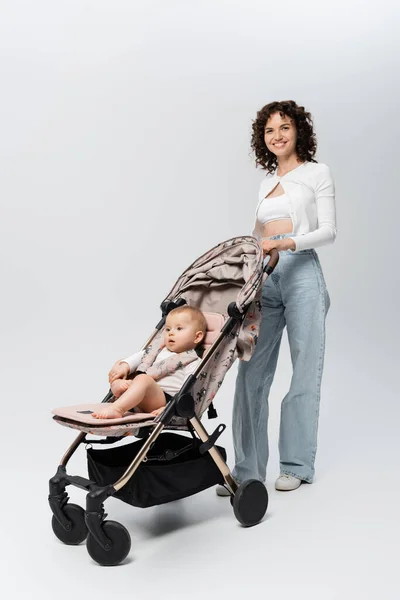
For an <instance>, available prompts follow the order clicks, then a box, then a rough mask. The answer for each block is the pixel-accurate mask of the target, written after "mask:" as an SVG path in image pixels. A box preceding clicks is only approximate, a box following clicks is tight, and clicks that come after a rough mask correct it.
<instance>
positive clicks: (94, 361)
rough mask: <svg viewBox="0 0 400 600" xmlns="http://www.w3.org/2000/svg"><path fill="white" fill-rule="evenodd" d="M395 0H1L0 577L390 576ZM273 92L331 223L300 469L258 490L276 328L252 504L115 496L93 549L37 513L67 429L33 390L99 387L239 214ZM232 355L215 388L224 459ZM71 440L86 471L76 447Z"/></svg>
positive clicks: (31, 588)
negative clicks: (244, 512)
mask: <svg viewBox="0 0 400 600" xmlns="http://www.w3.org/2000/svg"><path fill="white" fill-rule="evenodd" d="M399 16H400V15H399V8H398V3H396V2H394V1H393V2H391V1H387V0H386V1H384V2H380V3H372V4H371V3H370V4H369V5H368V6H367V5H366V4H365V3H364V2H361V1H360V2H357V1H354V0H351V1H350V2H349V1H347V2H344V1H342V0H339V1H335V2H333V1H331V0H329V1H326V2H317V1H316V0H305V1H304V2H302V3H299V2H294V1H292V0H289V1H287V2H285V3H283V4H282V3H281V4H279V5H278V4H273V3H267V2H265V1H256V0H247V1H246V2H244V1H242V2H239V1H238V2H235V1H232V2H228V1H224V0H214V1H207V0H205V1H202V2H200V1H192V2H183V1H181V2H179V1H165V2H162V1H161V0H159V1H136V0H135V1H128V0H126V1H122V0H117V1H114V2H109V1H107V0H97V1H94V0H91V1H85V0H80V1H78V0H70V1H69V2H65V1H59V2H52V1H50V0H49V1H45V0H37V1H36V2H28V1H14V2H11V1H2V2H1V3H0V71H1V82H2V86H1V87H2V92H1V95H0V114H1V133H0V156H1V160H0V169H1V177H0V182H1V183H0V185H1V195H0V197H1V204H2V211H1V217H2V218H1V221H0V228H1V235H0V244H1V256H2V260H1V282H2V286H1V289H2V294H1V308H2V309H1V316H0V318H1V364H2V385H3V403H2V420H3V425H2V428H3V435H2V438H1V445H2V452H3V457H2V468H1V473H2V480H3V481H2V495H1V506H2V509H3V510H2V514H3V522H4V525H3V526H4V527H5V529H6V536H5V539H6V540H7V544H6V547H3V549H2V557H1V563H0V564H1V567H2V570H3V576H2V578H3V582H4V585H8V586H9V590H11V586H13V591H9V597H17V595H18V594H19V595H21V594H22V593H24V594H25V597H27V598H39V597H50V595H52V590H53V586H54V585H56V583H55V582H56V580H57V578H61V577H62V578H64V577H65V573H66V569H68V570H69V572H70V573H71V577H72V581H74V580H75V578H76V580H77V581H78V580H79V582H80V587H79V588H77V587H74V588H72V589H71V588H69V589H68V587H67V586H66V585H65V586H62V589H61V590H60V591H59V594H58V595H59V597H61V598H64V597H65V598H67V597H70V595H71V594H72V593H73V594H74V595H76V596H77V597H83V596H85V597H86V596H87V594H88V593H98V592H99V591H102V590H103V591H104V589H105V588H104V586H110V588H108V589H112V590H113V591H114V592H115V593H116V594H118V593H124V592H126V590H127V589H129V593H130V592H131V591H132V593H133V592H134V593H137V594H139V593H140V595H141V596H142V597H145V598H147V597H149V598H152V597H155V595H163V597H167V598H169V597H171V598H172V597H175V598H184V597H185V598H186V597H187V596H188V595H189V593H191V592H192V593H193V594H194V596H195V597H196V594H197V595H198V597H200V595H203V593H204V592H206V593H208V594H209V595H210V597H211V598H217V597H220V595H222V594H223V593H226V591H227V590H228V589H229V588H230V589H232V590H235V589H237V590H240V591H241V592H242V593H243V592H246V590H248V589H250V590H251V591H253V592H255V591H258V592H260V593H267V592H273V593H276V594H278V593H279V594H280V597H281V598H286V597H287V598H289V597H292V596H293V594H294V593H295V594H296V596H297V597H300V598H303V597H304V598H324V599H330V598H338V597H341V598H347V597H351V598H375V597H377V596H376V594H377V593H378V591H379V594H380V597H382V598H385V599H390V600H392V599H397V598H399V594H398V591H397V590H396V586H395V582H396V578H395V566H396V565H395V554H396V552H397V551H398V536H399V533H400V532H399V524H398V515H397V512H396V506H395V499H396V498H398V496H399V493H400V486H399V482H398V457H399V443H398V433H397V432H398V422H399V416H400V410H399V406H398V391H397V388H398V386H397V381H396V369H397V368H398V365H399V351H398V332H399V327H398V320H397V306H398V293H399V277H398V264H397V247H398V239H397V234H398V220H399V203H398V194H397V190H398V185H397V172H398V169H397V164H396V163H397V158H398V139H399V133H400V131H399V119H398V106H399V100H400V93H399V81H398V72H399V50H400V48H399V46H400V44H399V38H398V28H399V24H400V23H399V21H400V19H399ZM276 99H294V100H296V101H297V102H298V103H301V104H303V105H304V106H305V107H306V108H307V109H308V110H310V111H311V112H312V114H313V116H314V119H315V128H316V132H317V136H318V140H319V146H318V155H317V158H318V160H319V161H321V162H325V163H327V164H329V166H330V167H331V169H332V172H333V174H334V177H335V182H336V189H337V210H338V231H339V233H338V238H337V242H336V243H335V245H334V246H329V247H326V248H322V249H321V250H320V251H319V255H320V258H321V262H322V265H323V268H324V272H325V277H326V281H327V284H328V288H329V292H330V295H331V300H332V308H331V311H330V314H329V318H328V339H327V353H326V367H325V375H324V382H323V396H322V403H321V418H320V444H319V452H318V457H317V478H316V484H315V485H313V486H302V487H301V488H300V489H299V490H298V491H296V492H295V493H293V494H288V495H284V494H278V493H276V492H275V491H274V490H273V481H274V478H275V477H276V476H277V474H278V457H277V450H276V446H277V432H278V422H279V403H280V400H281V398H282V396H283V395H284V393H285V392H286V390H287V387H288V384H289V378H290V372H291V367H290V358H289V353H288V347H287V343H286V342H285V343H284V345H283V348H282V354H281V359H280V362H279V365H278V372H277V376H276V381H275V384H274V388H273V391H272V394H271V426H270V430H271V461H270V465H269V471H268V489H269V491H270V495H271V501H270V509H269V511H268V518H267V519H266V521H265V522H264V523H263V524H262V525H260V526H258V527H257V528H253V529H251V530H243V529H242V528H240V527H239V526H238V524H237V523H236V521H235V520H234V517H233V515H232V514H231V508H230V506H229V502H228V501H225V500H223V499H219V498H216V497H215V494H214V491H213V490H209V491H207V492H204V493H203V494H201V495H199V496H196V497H194V498H189V499H187V500H185V501H182V502H180V503H178V504H172V505H170V506H164V507H160V508H159V509H157V510H156V509H154V510H153V509H151V510H148V511H140V510H138V509H131V508H130V507H127V506H124V505H122V504H121V503H119V502H117V501H114V500H113V499H111V500H110V501H109V502H110V506H109V507H108V506H107V509H108V512H110V518H113V519H116V520H119V521H121V522H123V523H124V524H125V525H126V526H127V527H128V529H129V530H130V532H131V534H132V539H133V548H132V552H131V561H130V562H128V564H127V565H125V566H124V567H121V568H118V569H114V570H107V569H100V568H97V567H96V566H95V565H94V564H93V563H92V562H91V561H90V559H89V557H88V556H87V555H86V550H85V548H84V547H82V548H67V547H63V546H62V545H61V544H59V543H58V542H56V541H55V540H54V538H53V536H52V532H51V529H50V527H49V521H50V516H49V515H50V513H49V509H48V506H47V480H48V479H49V477H51V476H52V474H53V472H54V471H55V469H56V466H57V463H58V461H59V459H60V457H61V455H62V454H63V452H64V450H65V449H66V448H67V446H68V445H69V444H70V443H71V441H72V439H73V437H74V434H73V432H71V431H69V430H67V429H64V428H61V427H58V426H56V425H55V424H54V423H53V422H52V421H51V417H50V409H51V408H52V407H55V406H60V405H65V404H70V403H71V404H73V403H80V402H83V401H88V402H95V401H98V400H100V399H101V398H102V397H103V396H104V394H105V393H106V391H107V389H108V388H107V372H108V369H109V367H110V366H111V364H112V363H113V362H114V361H115V360H116V359H117V358H119V357H121V356H123V355H126V354H128V353H131V352H132V351H134V350H136V349H137V348H138V347H139V346H140V345H141V344H142V343H143V341H144V340H145V339H146V338H147V337H148V335H149V334H150V333H151V331H152V329H153V326H154V324H155V323H156V322H157V321H158V318H159V309H158V307H159V304H160V302H161V300H162V299H163V298H164V297H165V296H166V294H167V293H168V291H169V289H170V288H171V287H172V285H173V283H174V281H175V280H176V278H177V277H178V276H179V274H180V273H181V272H182V270H183V269H184V268H186V266H188V264H190V263H191V262H192V260H193V259H194V258H196V257H197V256H198V255H200V254H201V253H203V252H204V251H205V250H207V249H209V248H210V247H212V246H213V245H215V244H216V243H218V242H220V241H222V240H224V239H227V238H230V237H232V236H235V235H241V234H247V233H249V232H250V231H251V229H252V226H253V215H254V209H255V204H256V201H257V192H258V186H259V183H260V181H261V179H262V177H263V173H262V172H258V171H256V169H255V168H254V165H253V160H252V158H251V156H250V155H249V142H250V131H251V121H252V119H253V118H254V117H255V114H256V111H257V110H258V109H259V108H261V106H263V105H264V104H265V103H267V102H270V101H272V100H276ZM235 371H236V368H235V367H234V368H233V369H232V372H231V373H229V374H228V376H227V379H226V381H225V383H224V386H223V388H222V389H221V391H220V393H219V397H218V402H217V407H218V409H219V413H220V420H222V421H223V422H226V423H227V424H228V429H227V431H226V432H225V433H224V435H223V438H222V439H223V443H224V445H225V446H226V448H227V451H228V456H229V458H230V464H231V466H232V461H231V459H232V444H231V438H230V420H231V405H232V393H233V385H234V378H235ZM204 424H205V426H206V427H207V428H208V429H210V430H211V429H212V428H214V427H215V421H211V422H208V421H207V419H205V420H204ZM73 461H75V463H73ZM73 461H72V463H73V464H74V465H75V468H76V471H77V472H79V473H81V474H83V471H84V469H85V464H84V452H82V453H81V455H80V456H76V457H74V459H73ZM71 496H72V497H73V499H75V500H76V501H78V502H79V503H81V504H83V503H84V496H83V495H82V494H80V492H79V491H74V490H71ZM3 539H4V538H3ZM193 549H195V550H196V558H194V557H193V554H192V552H191V551H192V550H193ZM21 570H22V574H21ZM171 581H172V582H174V583H173V584H172V583H171ZM200 582H201V584H200ZM111 586H112V588H111ZM127 586H129V588H127ZM190 590H191V591H190Z"/></svg>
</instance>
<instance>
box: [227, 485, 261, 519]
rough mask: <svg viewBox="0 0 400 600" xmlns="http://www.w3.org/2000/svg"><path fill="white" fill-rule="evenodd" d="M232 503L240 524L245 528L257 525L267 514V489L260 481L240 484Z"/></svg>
mask: <svg viewBox="0 0 400 600" xmlns="http://www.w3.org/2000/svg"><path fill="white" fill-rule="evenodd" d="M231 503H232V506H233V512H234V513H235V517H236V518H237V520H238V521H239V523H241V524H242V525H244V526H245V527H251V526H252V525H257V523H259V522H260V521H261V520H262V518H263V516H264V515H265V513H266V512H267V508H268V492H267V488H266V487H265V485H264V484H263V483H262V481H258V479H248V480H247V481H244V482H243V483H241V484H240V486H239V487H238V489H237V491H236V493H235V495H234V496H233V499H232V498H231Z"/></svg>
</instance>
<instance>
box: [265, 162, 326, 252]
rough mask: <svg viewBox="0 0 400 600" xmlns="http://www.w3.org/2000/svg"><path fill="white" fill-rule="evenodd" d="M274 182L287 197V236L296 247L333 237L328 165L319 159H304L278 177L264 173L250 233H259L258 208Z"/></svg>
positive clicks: (313, 245) (310, 245)
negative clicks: (290, 222)
mask: <svg viewBox="0 0 400 600" xmlns="http://www.w3.org/2000/svg"><path fill="white" fill-rule="evenodd" d="M278 183H280V184H281V186H282V188H283V190H284V191H285V193H286V194H287V197H288V199H289V205H290V217H291V219H292V223H293V230H292V234H293V235H290V237H291V239H292V240H294V242H295V244H296V250H306V249H307V248H317V247H318V246H324V245H325V244H332V243H333V242H334V241H335V238H336V208H335V185H334V183H333V179H332V175H331V172H330V169H329V167H328V166H327V165H325V164H323V163H312V162H305V163H303V164H301V165H299V166H298V167H296V168H295V169H292V171H289V173H286V175H283V176H282V177H278V175H277V174H276V171H275V172H274V173H268V175H267V176H266V177H265V179H264V180H263V181H262V182H261V186H260V192H259V201H258V205H257V209H256V224H255V227H254V230H253V235H254V236H256V237H258V238H261V236H262V225H261V223H260V222H259V221H258V219H257V213H258V208H259V206H260V204H261V202H262V201H263V200H264V198H265V197H266V196H268V194H269V193H270V192H271V191H272V190H273V189H274V188H275V187H276V186H277V185H278Z"/></svg>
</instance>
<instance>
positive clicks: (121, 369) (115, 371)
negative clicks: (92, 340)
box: [108, 361, 130, 383]
mask: <svg viewBox="0 0 400 600" xmlns="http://www.w3.org/2000/svg"><path fill="white" fill-rule="evenodd" d="M129 371H130V368H129V365H128V363H126V362H119V361H117V362H116V363H115V365H113V366H112V367H111V370H110V372H109V374H108V381H109V383H112V382H113V381H115V380H116V379H126V377H127V376H128V375H129Z"/></svg>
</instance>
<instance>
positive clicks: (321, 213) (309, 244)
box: [217, 101, 336, 495]
mask: <svg viewBox="0 0 400 600" xmlns="http://www.w3.org/2000/svg"><path fill="white" fill-rule="evenodd" d="M252 149H253V151H254V153H255V157H256V165H257V166H260V167H261V168H262V169H265V170H266V171H267V176H266V178H265V179H264V180H263V182H262V183H261V187H260V194H259V202H258V206H257V209H256V225H255V229H254V232H253V234H254V235H255V236H256V237H258V238H259V239H260V241H261V243H262V247H263V250H264V254H266V253H267V252H269V251H270V250H272V249H273V248H276V249H277V250H278V251H279V253H280V254H279V263H278V265H277V267H276V269H275V271H274V272H273V274H272V275H271V276H270V277H268V278H267V280H266V282H265V284H264V287H263V291H262V312H263V317H262V322H261V328H260V335H259V338H258V342H257V346H256V350H255V352H254V355H253V357H252V358H251V360H250V361H249V362H241V364H240V366H239V370H238V377H237V381H236V391H235V399H234V407H233V440H234V448H235V462H236V464H235V468H234V471H233V475H234V476H235V478H236V479H237V480H238V482H239V483H240V482H242V481H244V480H246V479H253V478H254V479H259V480H261V481H265V478H266V468H267V461H268V429H267V428H268V395H269V391H270V388H271V384H272V381H273V378H274V374H275V370H276V365H277V360H278V353H279V347H280V343H281V339H282V332H283V329H284V328H285V326H286V327H287V333H288V340H289V346H290V353H291V359H292V366H293V376H292V381H291V385H290V389H289V392H288V393H287V395H286V396H285V398H284V399H283V401H282V406H281V422H280V436H279V453H280V477H279V478H278V479H277V481H276V483H275V487H276V489H277V490H282V491H289V490H294V489H296V488H298V487H299V485H300V484H301V483H302V482H303V481H305V482H307V483H311V482H312V481H313V477H314V461H315V454H316V449H317V429H318V413H319V400H320V386H321V378H322V370H323V362H324V346H325V318H326V315H327V312H328V309H329V304H330V300H329V295H328V292H327V289H326V285H325V281H324V276H323V273H322V270H321V266H320V263H319V260H318V256H317V254H316V252H315V249H314V248H316V247H318V246H323V245H325V244H331V243H333V242H334V240H335V237H336V216H335V195H334V194H335V192H334V183H333V180H332V176H331V173H330V170H329V168H328V167H327V166H326V165H325V164H321V163H317V162H316V161H315V160H314V156H315V151H316V139H315V134H314V132H313V126H312V117H311V115H310V113H308V112H306V111H305V110H304V108H303V107H300V106H298V105H297V104H296V103H295V102H293V101H287V102H272V103H271V104H267V105H266V106H264V108H262V109H261V110H260V111H259V112H258V114H257V118H256V120H255V121H254V123H253V135H252ZM217 493H218V494H219V495H228V492H227V490H226V489H225V488H224V487H222V486H219V487H218V488H217Z"/></svg>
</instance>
